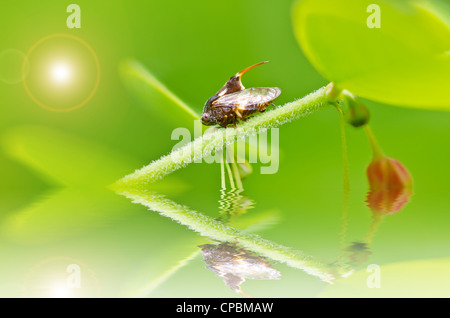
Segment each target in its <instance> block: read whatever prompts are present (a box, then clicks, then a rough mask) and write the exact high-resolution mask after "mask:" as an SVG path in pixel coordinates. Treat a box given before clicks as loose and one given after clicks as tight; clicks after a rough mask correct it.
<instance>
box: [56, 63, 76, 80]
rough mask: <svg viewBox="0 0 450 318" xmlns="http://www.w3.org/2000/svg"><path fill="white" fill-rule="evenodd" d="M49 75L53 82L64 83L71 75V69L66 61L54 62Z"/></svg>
mask: <svg viewBox="0 0 450 318" xmlns="http://www.w3.org/2000/svg"><path fill="white" fill-rule="evenodd" d="M51 76H52V79H53V81H54V82H56V83H58V84H65V83H67V82H68V81H69V80H70V78H71V77H72V70H71V68H70V66H69V65H67V64H66V63H56V64H54V65H53V66H52V69H51Z"/></svg>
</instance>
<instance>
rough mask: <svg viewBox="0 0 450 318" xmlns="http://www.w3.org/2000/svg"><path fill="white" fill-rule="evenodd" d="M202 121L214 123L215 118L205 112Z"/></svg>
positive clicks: (207, 123) (209, 123)
mask: <svg viewBox="0 0 450 318" xmlns="http://www.w3.org/2000/svg"><path fill="white" fill-rule="evenodd" d="M202 123H203V124H204V125H214V120H213V118H212V117H211V116H210V115H209V114H207V113H204V114H203V115H202Z"/></svg>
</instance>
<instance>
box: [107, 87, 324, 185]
mask: <svg viewBox="0 0 450 318" xmlns="http://www.w3.org/2000/svg"><path fill="white" fill-rule="evenodd" d="M330 106H332V104H331V103H330V99H329V97H328V96H327V90H326V88H325V87H322V88H320V89H319V90H317V91H315V92H313V93H310V94H309V95H307V96H305V97H303V98H301V99H298V100H296V101H293V102H290V103H287V104H285V105H284V106H282V107H278V108H276V109H274V110H272V111H267V112H265V113H262V114H260V115H258V116H255V117H254V118H252V119H250V120H248V121H246V122H244V123H242V124H240V125H239V126H238V127H237V128H227V129H213V130H212V132H208V131H207V132H205V134H203V136H201V137H199V138H197V139H195V140H194V141H192V142H190V143H189V144H187V145H185V146H184V147H181V148H178V149H177V150H174V151H172V152H171V153H170V154H168V155H166V156H164V157H162V158H160V159H158V160H156V161H153V162H152V163H150V164H149V165H147V166H145V167H143V168H141V169H140V170H137V171H135V172H134V173H132V174H130V175H127V176H125V177H124V178H122V179H121V180H119V181H117V182H116V184H115V185H113V187H123V186H125V185H126V186H127V187H134V188H139V187H143V186H145V185H146V184H148V183H150V182H154V181H156V180H159V179H161V178H162V177H164V176H165V175H167V174H169V173H171V172H173V171H175V170H177V169H180V168H182V167H185V166H186V165H188V164H189V163H191V162H193V161H197V160H201V159H202V158H203V157H205V156H209V155H211V153H212V152H214V151H215V150H216V149H223V147H224V146H226V145H229V144H232V143H234V142H235V141H238V140H244V139H245V138H246V137H248V136H250V135H254V134H259V133H261V132H263V131H266V130H267V129H270V128H274V127H279V126H281V125H283V124H285V123H287V122H290V121H292V120H295V119H298V118H303V117H305V116H307V115H309V114H311V113H314V112H317V111H319V110H322V109H324V108H327V107H330Z"/></svg>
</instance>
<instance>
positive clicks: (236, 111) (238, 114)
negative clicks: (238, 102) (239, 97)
mask: <svg viewBox="0 0 450 318" xmlns="http://www.w3.org/2000/svg"><path fill="white" fill-rule="evenodd" d="M234 113H235V114H236V116H237V117H238V118H239V119H240V120H242V121H246V120H247V118H244V116H242V114H241V112H240V111H239V110H238V109H235V110H234Z"/></svg>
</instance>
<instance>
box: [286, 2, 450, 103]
mask: <svg viewBox="0 0 450 318" xmlns="http://www.w3.org/2000/svg"><path fill="white" fill-rule="evenodd" d="M372 3H373V1H368V0H342V1H334V0H302V1H298V2H297V3H296V4H295V6H294V8H293V24H294V31H295V35H296V38H297V40H298V42H299V44H300V46H301V47H302V49H303V51H304V53H305V54H306V56H307V57H308V59H309V60H310V62H311V63H312V64H313V65H314V67H315V68H316V69H317V70H318V71H319V72H320V73H321V74H322V75H323V76H324V77H325V78H327V79H328V80H330V81H333V82H335V83H336V85H337V86H338V87H340V88H341V89H347V90H349V91H351V92H352V93H354V94H356V95H359V96H362V97H364V98H367V99H372V100H375V101H380V102H385V103H389V104H395V105H403V106H410V107H417V108H433V109H443V110H444V109H445V110H448V109H450V98H449V96H448V87H449V84H450V80H449V74H450V28H449V24H450V23H449V20H448V17H449V15H448V14H447V15H445V14H438V13H437V12H439V10H438V8H442V7H443V6H445V4H444V3H443V2H440V1H437V0H434V1H413V0H409V1H407V0H402V1H399V0H389V1H387V0H380V1H377V2H376V4H377V5H378V6H379V9H380V10H379V12H380V15H379V18H380V19H379V21H380V25H379V26H380V27H379V28H376V27H375V28H369V26H368V20H369V22H370V21H374V20H372V18H374V16H371V15H372V14H375V12H376V11H374V10H373V9H372V10H368V7H369V5H371V4H372ZM447 6H448V5H447ZM368 11H369V12H368ZM435 13H436V14H435Z"/></svg>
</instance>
